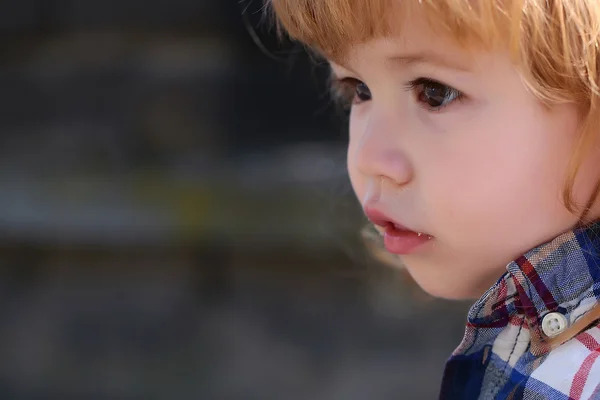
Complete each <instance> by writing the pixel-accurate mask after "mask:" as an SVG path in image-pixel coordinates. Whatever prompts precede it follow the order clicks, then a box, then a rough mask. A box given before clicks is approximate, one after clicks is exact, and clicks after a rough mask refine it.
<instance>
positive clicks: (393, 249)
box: [365, 207, 433, 255]
mask: <svg viewBox="0 0 600 400" xmlns="http://www.w3.org/2000/svg"><path fill="white" fill-rule="evenodd" d="M365 214H366V216H367V218H369V220H370V221H371V222H372V223H373V224H375V225H377V226H380V227H382V228H384V235H383V236H384V244H385V247H386V249H387V250H388V251H389V252H390V253H394V254H401V255H407V254H411V253H413V252H415V251H417V250H418V249H419V248H420V247H421V246H422V245H424V244H425V243H427V242H429V241H430V240H431V239H433V237H432V236H431V235H428V234H425V233H422V232H416V231H413V230H411V229H409V228H407V227H406V226H404V225H402V224H400V223H399V222H397V221H394V220H393V219H391V218H389V217H388V216H386V215H385V214H384V213H383V212H381V211H379V210H377V209H374V208H369V207H365Z"/></svg>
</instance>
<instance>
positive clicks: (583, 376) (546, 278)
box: [440, 223, 600, 400]
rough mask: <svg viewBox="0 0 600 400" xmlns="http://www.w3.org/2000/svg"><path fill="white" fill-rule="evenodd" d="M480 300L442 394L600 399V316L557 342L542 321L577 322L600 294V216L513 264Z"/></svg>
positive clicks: (449, 366) (471, 398) (447, 371)
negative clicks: (553, 315) (552, 317)
mask: <svg viewBox="0 0 600 400" xmlns="http://www.w3.org/2000/svg"><path fill="white" fill-rule="evenodd" d="M507 268H508V272H507V273H506V274H505V275H504V276H503V277H502V278H501V279H500V280H499V281H498V282H497V283H496V284H495V285H494V286H493V287H492V288H491V289H490V290H488V291H487V292H486V293H485V294H484V295H483V297H482V298H481V299H480V300H479V301H478V302H477V303H475V304H474V305H473V307H472V308H471V310H470V311H469V315H468V322H467V327H466V331H465V336H464V338H463V341H462V342H461V344H460V345H459V347H458V348H457V349H456V350H455V351H454V353H453V354H452V356H451V357H450V359H449V360H448V363H447V364H446V369H445V372H444V378H443V382H442V389H441V394H440V399H443V400H447V399H469V400H474V399H486V400H487V399H528V400H546V399H553V400H563V399H564V400H567V399H573V400H575V399H600V328H599V323H598V321H596V322H594V323H593V324H592V325H591V326H588V327H587V328H584V331H583V332H581V333H579V334H578V335H577V336H575V337H574V338H571V339H569V340H568V341H566V342H565V343H563V344H562V345H560V346H558V347H555V348H554V349H551V347H550V346H549V345H548V342H549V340H548V338H547V337H546V336H545V335H544V332H543V330H542V327H541V321H542V318H543V317H544V315H546V314H547V313H549V312H558V313H561V314H563V315H564V316H565V317H566V319H567V321H568V322H569V324H574V323H575V322H577V321H579V320H580V318H582V317H583V316H585V315H586V314H587V313H588V312H589V311H590V310H591V309H592V308H594V307H595V306H596V305H597V304H598V302H599V301H600V223H595V224H593V225H590V226H588V227H586V228H581V229H577V230H574V231H571V232H568V233H565V234H563V235H560V236H559V237H557V238H556V239H554V240H553V241H551V242H549V243H547V244H544V245H542V246H539V247H537V248H535V249H533V250H531V251H529V252H528V253H527V254H525V255H524V256H523V257H520V258H519V259H517V260H515V261H514V262H512V263H510V264H509V265H508V267H507Z"/></svg>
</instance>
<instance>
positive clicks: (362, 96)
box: [354, 81, 371, 104]
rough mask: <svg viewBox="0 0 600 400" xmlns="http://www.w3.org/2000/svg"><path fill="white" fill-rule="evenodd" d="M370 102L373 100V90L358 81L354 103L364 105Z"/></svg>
mask: <svg viewBox="0 0 600 400" xmlns="http://www.w3.org/2000/svg"><path fill="white" fill-rule="evenodd" d="M369 100H371V89H369V87H368V86H367V85H366V84H365V83H364V82H361V81H357V82H356V87H355V89H354V103H355V104H356V103H362V102H363V101H369Z"/></svg>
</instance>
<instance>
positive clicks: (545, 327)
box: [542, 312, 569, 337]
mask: <svg viewBox="0 0 600 400" xmlns="http://www.w3.org/2000/svg"><path fill="white" fill-rule="evenodd" d="M567 325H569V321H567V318H566V317H565V316H564V315H562V314H561V313H557V312H551V313H548V314H546V315H544V318H543V319H542V331H544V334H545V335H546V336H548V337H554V336H557V335H559V334H560V333H561V332H562V331H564V330H565V329H567Z"/></svg>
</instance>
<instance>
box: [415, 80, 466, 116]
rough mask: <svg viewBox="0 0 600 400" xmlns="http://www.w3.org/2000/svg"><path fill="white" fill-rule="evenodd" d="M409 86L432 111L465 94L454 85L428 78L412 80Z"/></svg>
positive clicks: (419, 100) (418, 98)
mask: <svg viewBox="0 0 600 400" xmlns="http://www.w3.org/2000/svg"><path fill="white" fill-rule="evenodd" d="M409 88H410V89H411V90H413V91H414V92H415V95H416V98H417V101H418V102H420V103H421V104H422V105H423V106H424V107H426V108H427V109H428V110H430V111H439V110H441V109H442V108H444V107H446V106H448V105H450V104H451V103H452V102H453V101H455V100H460V99H461V98H462V97H463V94H462V93H461V92H459V91H458V90H456V89H454V88H453V87H451V86H448V85H445V84H443V83H441V82H438V81H434V80H432V79H428V78H419V79H416V80H414V81H412V82H410V83H409Z"/></svg>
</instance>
